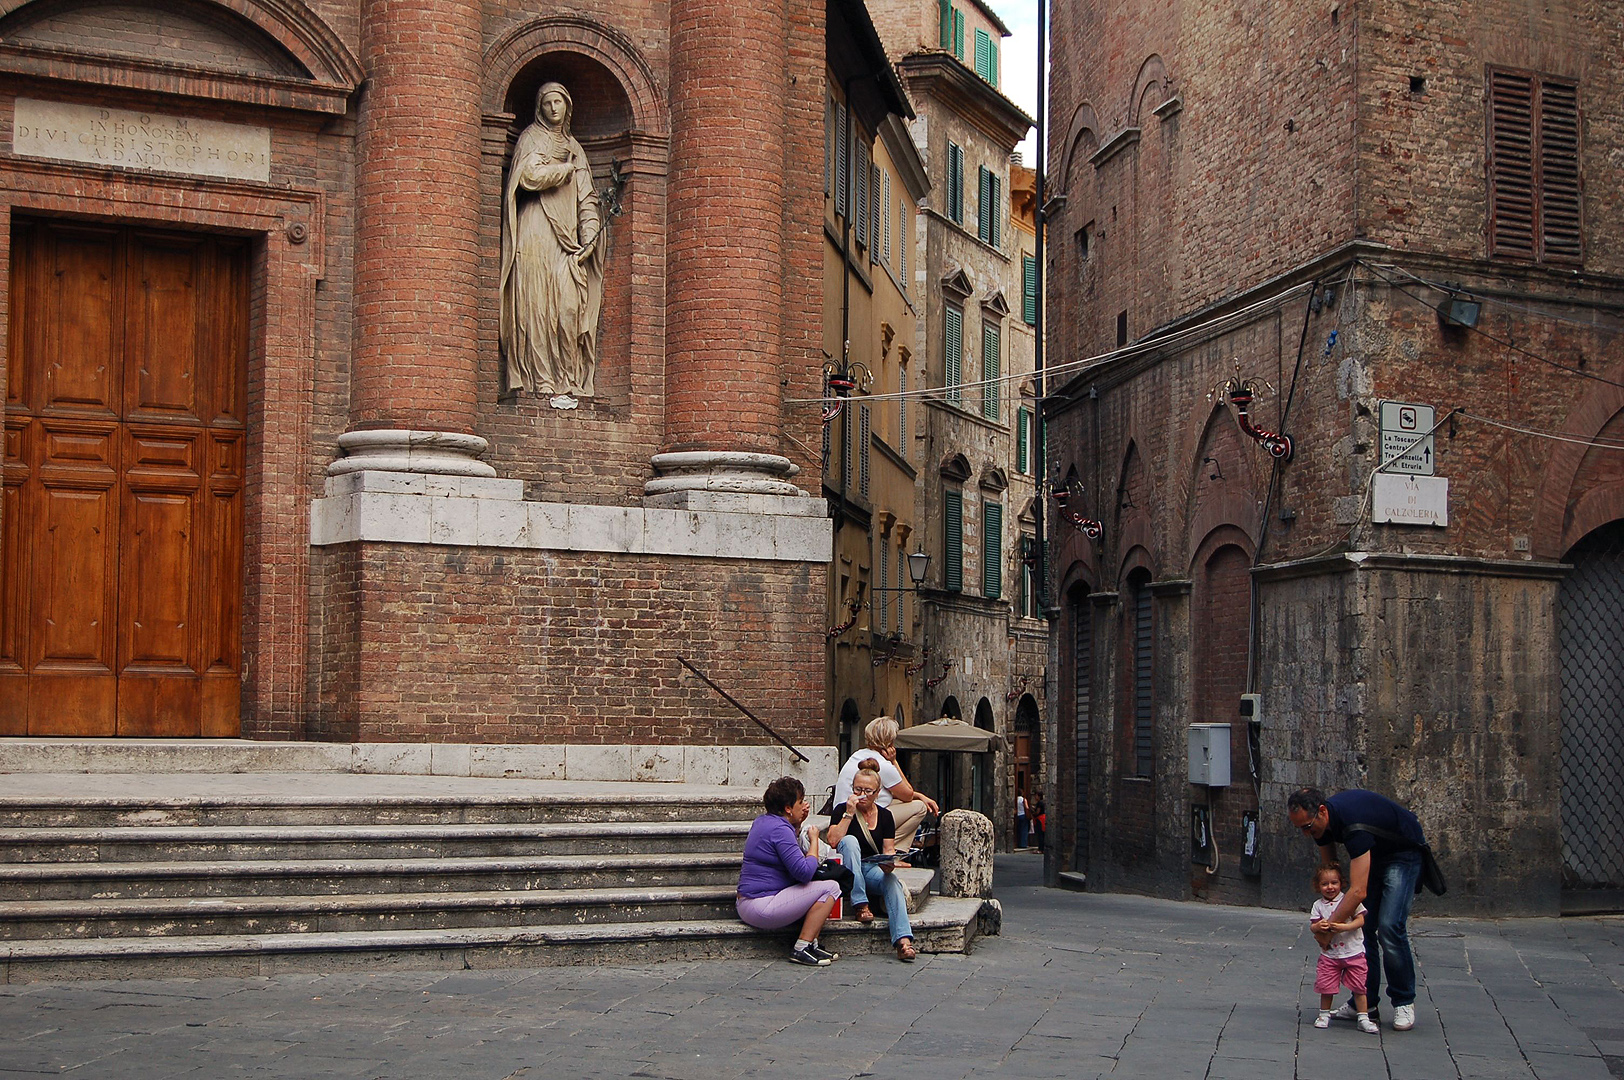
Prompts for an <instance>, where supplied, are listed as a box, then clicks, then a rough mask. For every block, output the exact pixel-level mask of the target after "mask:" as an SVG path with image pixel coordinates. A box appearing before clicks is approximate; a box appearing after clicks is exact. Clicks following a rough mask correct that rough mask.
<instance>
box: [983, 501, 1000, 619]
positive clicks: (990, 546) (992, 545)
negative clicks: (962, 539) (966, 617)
mask: <svg viewBox="0 0 1624 1080" xmlns="http://www.w3.org/2000/svg"><path fill="white" fill-rule="evenodd" d="M981 523H982V529H981V531H982V532H983V533H984V534H985V535H984V536H983V537H982V542H981V552H982V554H981V595H983V596H985V597H986V598H987V599H988V600H997V599H998V598H999V597H1001V596H1003V595H1004V508H1003V506H1002V505H1000V504H998V503H995V502H990V503H983V504H982V508H981Z"/></svg>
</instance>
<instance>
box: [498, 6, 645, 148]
mask: <svg viewBox="0 0 1624 1080" xmlns="http://www.w3.org/2000/svg"><path fill="white" fill-rule="evenodd" d="M550 78H553V79H558V80H559V81H560V82H564V83H565V84H566V85H569V86H570V88H571V95H572V96H573V97H575V98H576V115H577V116H578V117H580V116H582V115H583V109H582V104H583V102H584V101H585V99H586V98H587V97H589V96H590V95H591V94H592V93H594V92H598V93H607V92H609V91H611V90H612V91H613V93H612V94H610V95H609V96H610V97H612V98H613V97H615V96H616V95H618V100H614V102H613V105H612V107H606V108H604V109H602V110H600V113H601V115H600V116H597V117H593V118H592V120H593V126H592V127H589V128H587V129H584V130H581V131H578V132H577V137H578V138H582V142H583V143H584V142H586V140H587V139H588V138H601V137H604V136H609V135H618V134H622V133H624V132H629V131H637V132H641V133H644V134H648V135H655V136H664V135H666V134H667V131H666V122H667V121H666V110H665V108H664V107H663V103H664V101H665V95H664V93H663V91H662V90H661V88H660V85H659V81H658V80H657V79H656V78H655V77H654V70H653V68H652V67H650V66H649V63H648V61H647V60H646V59H644V57H643V54H642V52H641V51H639V50H638V48H637V47H636V46H635V45H634V44H632V42H631V39H629V38H627V37H625V36H624V35H622V34H620V33H619V32H617V31H615V30H612V29H610V28H609V27H607V26H604V25H602V24H601V23H598V22H596V21H594V20H592V19H588V18H584V17H581V16H578V15H550V16H547V17H545V18H540V19H535V20H533V21H531V22H528V23H525V24H523V25H522V26H518V27H515V28H514V29H512V30H510V31H508V32H507V33H506V34H504V35H503V36H502V37H500V38H498V39H497V40H496V42H495V43H494V44H493V45H492V46H491V47H490V49H489V50H488V51H487V52H486V54H485V84H484V86H483V87H482V88H481V107H482V108H483V109H484V111H485V112H486V113H487V114H488V115H489V114H506V115H512V116H514V117H516V118H517V119H518V120H519V121H520V122H521V123H528V122H529V118H530V114H531V112H532V111H533V109H534V102H533V101H526V98H534V96H535V91H536V88H537V87H539V86H540V85H541V84H542V83H543V82H545V81H547V80H548V79H550ZM572 80H573V81H572ZM576 86H580V87H582V90H581V92H579V93H577V92H576V89H575V88H576ZM526 91H528V93H526ZM614 124H620V125H622V126H619V127H618V128H614V129H613V130H607V129H609V128H611V126H612V125H614ZM599 128H603V129H606V130H599ZM583 136H584V137H583Z"/></svg>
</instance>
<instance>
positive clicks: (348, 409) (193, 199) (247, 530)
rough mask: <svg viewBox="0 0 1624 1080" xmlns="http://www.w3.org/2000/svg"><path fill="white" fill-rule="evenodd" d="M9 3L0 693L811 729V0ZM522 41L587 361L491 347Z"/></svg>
mask: <svg viewBox="0 0 1624 1080" xmlns="http://www.w3.org/2000/svg"><path fill="white" fill-rule="evenodd" d="M0 22H3V27H4V28H3V30H0V33H3V35H4V37H5V41H6V44H5V48H4V53H5V55H4V58H3V59H0V189H3V191H4V192H5V197H6V200H7V206H8V207H9V208H10V225H9V227H8V231H7V232H6V233H5V234H4V235H5V237H6V243H7V245H8V262H9V266H10V271H9V275H8V276H7V278H6V279H5V281H6V285H5V287H4V293H3V295H0V306H3V307H4V309H5V311H6V314H7V320H6V322H5V326H6V331H5V332H6V334H7V337H6V339H5V348H4V350H3V355H0V382H3V383H5V385H6V386H7V387H8V395H7V399H6V406H5V409H6V413H5V427H6V442H5V451H6V453H5V488H4V493H5V498H4V504H3V507H0V583H3V584H0V597H3V600H0V682H3V683H4V686H3V687H0V733H4V734H79V735H214V736H221V735H237V734H239V733H240V734H242V735H246V736H250V737H254V738H270V739H343V740H362V741H372V740H377V741H391V740H396V741H462V742H502V743H543V744H568V743H583V744H603V745H610V746H632V745H645V744H648V745H659V746H666V747H680V746H681V745H732V744H747V743H748V744H759V743H760V742H762V741H764V738H765V737H764V736H763V735H762V734H761V733H760V732H759V731H758V730H757V729H756V728H755V727H754V725H752V724H751V723H750V722H749V721H748V720H746V719H744V718H743V717H742V716H740V715H738V714H737V713H736V712H735V711H734V709H733V708H732V706H730V705H728V704H726V703H725V702H723V701H722V700H721V699H720V698H719V697H718V696H717V695H715V694H714V693H713V692H712V691H711V690H709V689H708V688H706V687H704V686H703V685H702V684H700V683H699V682H698V681H697V680H695V679H693V678H692V677H691V676H689V675H687V674H686V672H685V671H684V670H683V669H681V668H680V667H679V666H678V664H677V658H678V657H681V658H684V659H687V660H690V661H692V662H693V663H694V664H696V665H697V666H698V667H700V668H701V669H702V670H705V671H707V673H709V674H710V675H711V676H712V677H713V678H715V679H716V680H717V681H718V682H719V683H720V684H722V685H723V686H725V687H726V688H727V689H728V690H729V691H730V692H732V693H733V694H734V695H735V696H736V697H738V698H739V699H741V700H742V701H744V702H746V703H747V704H748V705H749V706H750V707H751V708H752V710H753V711H754V712H756V714H757V715H758V716H760V717H761V718H762V719H763V720H764V721H766V722H767V723H769V724H771V725H772V726H773V727H775V728H776V729H777V730H778V731H779V732H781V733H782V734H783V735H784V736H785V737H786V738H788V739H790V740H792V741H800V742H807V743H810V744H817V743H820V742H822V740H823V739H824V736H825V725H824V722H823V718H822V717H821V716H820V715H819V708H818V704H817V703H818V702H819V701H820V700H821V699H822V690H823V684H824V676H825V672H824V661H823V649H822V642H823V634H824V630H825V625H826V624H825V618H824V606H825V595H826V575H827V567H828V564H829V558H830V552H831V549H830V525H829V522H828V520H827V517H826V511H825V507H824V503H823V501H822V500H821V499H819V498H815V497H813V496H814V495H816V494H817V493H816V491H815V490H814V491H813V492H812V493H811V494H810V495H809V493H808V492H807V491H806V490H805V488H804V485H805V484H806V480H807V478H815V477H816V476H817V475H818V472H819V465H820V462H819V460H818V454H817V446H818V438H819V426H820V421H819V416H818V410H817V408H816V407H815V406H807V405H798V404H794V402H795V401H797V400H802V401H804V400H808V399H816V398H819V397H820V396H821V395H822V374H821V371H820V365H821V359H822V357H821V349H820V345H821V342H820V341H819V333H820V325H819V320H818V319H817V318H816V317H812V318H808V317H807V316H808V313H815V312H817V311H819V310H820V307H821V304H822V295H821V286H820V280H821V275H820V268H821V266H822V260H823V257H824V251H823V248H822V244H823V241H822V239H821V236H820V232H819V229H818V223H819V220H820V214H821V207H822V205H823V195H822V192H821V191H820V190H819V188H818V184H819V180H818V175H819V154H820V153H821V151H822V145H821V140H820V135H821V129H822V117H823V110H824V104H825V99H824V86H825V69H824V55H823V53H824V49H823V32H824V24H825V12H824V7H823V5H822V4H808V3H804V2H800V0H783V2H774V0H769V2H768V3H767V4H766V6H765V7H763V6H762V5H750V6H749V7H748V8H745V7H742V6H740V5H736V4H727V3H720V2H716V0H678V2H677V3H673V4H670V5H650V4H644V3H640V2H637V0H601V2H591V3H588V4H586V5H585V6H581V7H578V8H577V9H573V10H572V11H571V12H570V13H567V14H560V13H547V12H540V13H538V12H537V11H536V10H535V9H534V8H533V7H527V6H525V5H522V4H516V3H503V2H497V3H492V4H476V3H471V2H469V0H404V2H400V0H390V2H389V3H378V2H373V0H361V2H356V3H343V2H335V3H325V2H310V3H305V2H297V0H296V2H291V3H267V2H263V0H221V2H219V3H215V2H212V0H211V2H199V3H195V4H192V3H188V4H183V5H157V4H151V3H147V2H145V0H128V2H126V0H118V2H114V3H76V2H71V0H70V2H65V3H44V2H33V3H11V4H8V5H6V6H5V8H4V13H3V14H0ZM551 82H556V83H560V84H563V86H565V87H566V88H567V89H568V92H569V95H570V96H571V97H572V99H573V114H572V116H571V117H570V126H571V129H572V131H571V133H572V134H573V137H574V139H575V140H576V141H577V142H578V143H579V145H580V147H581V148H582V149H583V150H584V153H585V156H586V159H587V161H588V164H589V168H590V180H589V181H588V182H586V183H585V184H583V189H585V188H586V187H588V186H589V187H590V189H591V190H593V191H595V193H596V197H597V199H598V201H599V205H600V206H601V208H602V212H603V217H604V219H605V220H607V221H608V230H607V233H606V234H605V235H606V238H600V239H601V244H600V245H598V248H599V250H597V251H596V252H595V253H591V254H592V257H593V258H594V259H599V260H601V262H602V265H603V270H602V281H603V287H602V296H601V305H602V308H601V318H600V319H599V320H598V321H597V322H596V380H595V387H594V389H593V392H592V393H591V394H590V395H587V394H577V395H575V396H565V395H555V396H552V397H550V396H548V395H547V394H545V393H543V394H536V393H529V392H518V393H514V392H513V391H512V388H511V386H510V385H509V382H508V380H506V379H505V378H504V376H503V359H504V357H503V346H502V344H501V333H502V322H503V317H502V311H501V297H502V295H503V294H502V289H503V278H502V270H503V246H502V235H503V220H504V199H505V197H506V195H505V190H506V189H505V184H506V181H507V179H508V177H509V175H510V173H509V168H510V158H511V157H512V155H513V152H514V146H515V141H516V139H517V138H518V136H519V135H520V133H521V132H522V131H523V130H524V129H525V128H526V127H527V126H528V125H530V124H531V123H532V120H533V118H534V117H535V113H536V108H537V98H538V91H539V90H540V89H541V88H542V87H543V86H544V85H545V84H548V83H551ZM742 102H748V107H742V106H741V103H742ZM560 145H563V144H560ZM574 239H581V240H583V241H584V240H585V239H586V237H585V235H584V234H581V235H579V236H578V237H574V238H572V242H573V240H574ZM583 250H584V249H583ZM585 258H586V255H585V254H583V255H582V259H583V260H584V259H585ZM656 756H659V755H656ZM676 756H677V757H679V758H680V756H681V755H680V753H678V754H677V755H676Z"/></svg>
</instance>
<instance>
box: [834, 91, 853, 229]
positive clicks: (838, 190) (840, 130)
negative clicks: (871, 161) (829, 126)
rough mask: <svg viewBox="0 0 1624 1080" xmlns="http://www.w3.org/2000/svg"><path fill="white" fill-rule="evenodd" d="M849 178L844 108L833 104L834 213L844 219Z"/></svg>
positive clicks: (848, 150)
mask: <svg viewBox="0 0 1624 1080" xmlns="http://www.w3.org/2000/svg"><path fill="white" fill-rule="evenodd" d="M850 177H851V133H850V132H849V131H848V130H847V128H846V106H845V105H844V104H842V103H840V102H836V103H835V176H834V183H835V213H837V214H839V215H841V216H842V217H844V216H845V215H846V213H847V210H846V188H847V183H846V181H847V180H848V179H850Z"/></svg>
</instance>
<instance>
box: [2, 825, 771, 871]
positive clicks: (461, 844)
mask: <svg viewBox="0 0 1624 1080" xmlns="http://www.w3.org/2000/svg"><path fill="white" fill-rule="evenodd" d="M749 831H750V822H749V821H747V820H738V821H684V822H681V823H674V822H647V821H602V822H563V823H543V824H452V825H278V826H265V825H213V826H153V827H140V826H123V827H117V826H114V827H104V828H10V829H0V863H47V862H50V863H72V862H86V863H95V862H187V861H195V860H203V859H233V860H243V861H260V860H275V859H331V858H356V857H360V858H371V859H406V858H448V857H450V858H455V857H471V856H522V855H618V854H629V853H632V852H645V853H653V852H700V851H711V850H716V849H717V848H719V847H721V848H727V849H734V848H738V847H740V846H742V845H743V843H744V837H745V835H746V834H747V833H748V832H749Z"/></svg>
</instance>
